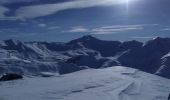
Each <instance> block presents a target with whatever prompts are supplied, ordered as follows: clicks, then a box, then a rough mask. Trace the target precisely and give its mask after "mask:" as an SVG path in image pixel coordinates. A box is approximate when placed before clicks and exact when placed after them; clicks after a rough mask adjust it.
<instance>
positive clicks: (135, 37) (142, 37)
mask: <svg viewBox="0 0 170 100" xmlns="http://www.w3.org/2000/svg"><path fill="white" fill-rule="evenodd" d="M156 37H157V36H134V37H132V38H134V39H154V38H156Z"/></svg>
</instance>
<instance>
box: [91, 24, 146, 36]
mask: <svg viewBox="0 0 170 100" xmlns="http://www.w3.org/2000/svg"><path fill="white" fill-rule="evenodd" d="M143 29H144V26H143V25H114V26H104V27H99V28H95V29H92V31H91V32H92V34H115V33H120V32H127V31H134V30H143Z"/></svg>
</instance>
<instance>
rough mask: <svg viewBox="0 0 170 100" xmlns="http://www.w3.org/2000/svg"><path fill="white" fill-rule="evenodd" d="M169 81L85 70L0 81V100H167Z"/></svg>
mask: <svg viewBox="0 0 170 100" xmlns="http://www.w3.org/2000/svg"><path fill="white" fill-rule="evenodd" d="M168 82H169V83H170V80H168V79H164V78H161V77H158V76H154V75H151V74H148V73H145V72H141V71H138V70H135V69H131V68H125V67H120V66H117V67H113V68H106V69H95V70H93V69H88V70H84V71H79V72H76V73H71V74H67V75H63V76H61V77H50V78H41V77H38V78H37V77H35V78H25V79H24V80H17V81H11V82H3V83H0V100H75V99H76V100H166V98H167V95H168V92H169V91H170V85H169V84H167V83H168Z"/></svg>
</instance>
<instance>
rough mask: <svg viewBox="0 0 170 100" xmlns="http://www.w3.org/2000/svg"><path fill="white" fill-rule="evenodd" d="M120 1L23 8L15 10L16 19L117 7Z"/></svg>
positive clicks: (78, 1) (75, 1)
mask: <svg viewBox="0 0 170 100" xmlns="http://www.w3.org/2000/svg"><path fill="white" fill-rule="evenodd" d="M122 1H123V0H73V1H69V2H62V3H56V4H41V5H31V6H24V7H21V8H19V9H17V10H16V18H26V19H27V18H37V17H42V16H47V15H51V14H55V13H57V12H59V11H63V10H68V9H80V8H88V7H94V6H111V5H117V4H121V3H122Z"/></svg>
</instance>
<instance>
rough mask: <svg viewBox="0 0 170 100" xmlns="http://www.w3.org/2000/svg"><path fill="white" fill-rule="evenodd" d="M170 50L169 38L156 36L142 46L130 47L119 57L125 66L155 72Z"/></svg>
mask: <svg viewBox="0 0 170 100" xmlns="http://www.w3.org/2000/svg"><path fill="white" fill-rule="evenodd" d="M169 51H170V39H169V38H156V39H154V40H150V41H148V42H146V43H145V44H144V45H143V46H142V47H139V48H137V49H130V50H129V51H128V52H126V53H124V54H123V55H121V56H120V57H119V58H118V59H119V61H120V63H121V64H122V65H124V66H129V67H133V68H138V69H140V70H143V71H146V72H149V73H155V72H156V71H157V70H158V69H159V68H160V66H162V63H161V58H162V57H163V56H164V55H166V54H167V53H168V52H169Z"/></svg>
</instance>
